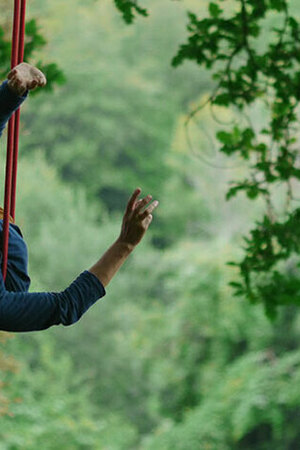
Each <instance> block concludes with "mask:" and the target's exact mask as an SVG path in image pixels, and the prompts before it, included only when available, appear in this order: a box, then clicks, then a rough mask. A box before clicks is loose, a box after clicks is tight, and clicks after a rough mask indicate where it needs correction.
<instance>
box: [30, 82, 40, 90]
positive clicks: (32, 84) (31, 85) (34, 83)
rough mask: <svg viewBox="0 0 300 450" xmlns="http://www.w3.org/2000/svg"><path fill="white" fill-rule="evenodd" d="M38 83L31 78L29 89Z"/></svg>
mask: <svg viewBox="0 0 300 450" xmlns="http://www.w3.org/2000/svg"><path fill="white" fill-rule="evenodd" d="M37 85H38V82H37V81H36V80H33V81H32V82H31V84H30V86H29V89H34V88H36V87H37Z"/></svg>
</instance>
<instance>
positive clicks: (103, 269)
mask: <svg viewBox="0 0 300 450" xmlns="http://www.w3.org/2000/svg"><path fill="white" fill-rule="evenodd" d="M133 249H134V246H132V245H129V244H125V243H123V242H121V241H120V240H119V239H117V240H116V241H115V242H114V243H113V245H112V246H111V247H110V248H109V249H108V250H107V251H106V252H105V253H104V255H103V256H102V257H101V258H100V259H99V261H98V262H97V263H96V264H95V265H94V266H93V267H91V268H90V269H89V272H91V273H93V274H94V275H96V277H97V278H98V279H99V280H100V281H101V283H102V284H103V286H104V287H106V286H107V285H108V284H109V283H110V281H111V279H112V278H113V277H114V275H115V274H116V273H117V271H118V270H119V269H120V267H121V266H122V265H123V264H124V262H125V261H126V259H127V258H128V256H129V255H130V254H131V253H132V251H133Z"/></svg>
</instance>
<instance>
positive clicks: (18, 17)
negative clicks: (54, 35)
mask: <svg viewBox="0 0 300 450" xmlns="http://www.w3.org/2000/svg"><path fill="white" fill-rule="evenodd" d="M25 15H26V0H15V5H14V23H13V33H12V52H11V69H13V68H14V67H15V66H17V65H18V64H20V63H21V62H23V58H24V36H25ZM19 123H20V109H18V111H17V112H16V113H15V114H14V115H13V116H12V117H11V119H10V121H9V124H8V136H7V156H6V175H5V196H4V218H3V248H2V255H3V263H2V274H3V279H4V281H5V278H6V272H7V256H8V239H9V215H11V216H12V217H13V219H15V202H16V184H17V162H18V142H19Z"/></svg>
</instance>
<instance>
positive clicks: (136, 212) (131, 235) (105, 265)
mask: <svg viewBox="0 0 300 450" xmlns="http://www.w3.org/2000/svg"><path fill="white" fill-rule="evenodd" d="M140 192H141V189H139V188H138V189H136V190H135V191H134V193H133V195H132V196H131V198H130V200H129V202H128V204H127V208H126V211H125V215H124V217H123V223H122V230H121V234H120V236H119V238H118V239H117V240H116V242H114V244H113V245H112V246H111V247H110V248H109V249H108V250H107V252H106V253H105V254H104V255H103V256H102V258H100V259H99V261H98V262H97V263H96V264H95V265H94V266H93V267H91V269H89V271H90V272H91V273H93V274H94V275H96V277H98V279H99V280H100V281H101V283H102V284H103V286H105V287H106V286H107V285H108V284H109V282H110V281H111V279H112V278H113V276H114V275H115V274H116V273H117V271H118V270H119V269H120V267H121V266H122V265H123V263H124V262H125V261H126V259H127V258H128V256H129V255H130V253H131V252H132V251H133V250H134V248H135V247H136V246H137V245H138V244H139V242H140V241H141V240H142V238H143V236H144V235H145V233H146V231H147V230H148V228H149V225H150V223H151V222H152V214H151V213H152V212H153V210H154V209H155V208H156V207H157V206H158V201H154V202H153V203H152V204H151V205H150V206H148V208H147V209H145V210H144V211H142V209H143V208H144V206H146V205H147V204H148V203H149V202H150V201H151V199H152V197H151V196H150V195H148V196H147V197H145V198H144V199H141V200H138V201H136V200H137V198H138V196H139V194H140Z"/></svg>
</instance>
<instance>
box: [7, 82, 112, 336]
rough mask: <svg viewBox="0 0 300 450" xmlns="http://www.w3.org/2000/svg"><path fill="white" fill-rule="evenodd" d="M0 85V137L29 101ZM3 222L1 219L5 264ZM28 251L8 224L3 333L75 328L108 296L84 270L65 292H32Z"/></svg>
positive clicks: (99, 282) (94, 278) (100, 284)
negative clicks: (19, 109) (57, 327)
mask: <svg viewBox="0 0 300 450" xmlns="http://www.w3.org/2000/svg"><path fill="white" fill-rule="evenodd" d="M27 96H28V92H26V94H25V95H24V96H22V97H19V96H17V95H16V94H15V93H14V92H13V91H11V90H10V89H9V87H8V86H7V80H6V81H5V82H4V83H3V84H2V85H1V86H0V136H1V135H2V132H3V130H4V128H5V126H6V123H7V122H8V120H9V119H10V117H11V116H12V114H13V113H14V112H15V111H16V110H17V109H18V108H19V107H20V106H21V104H22V103H23V102H24V100H25V99H26V98H27ZM2 244H3V220H0V262H1V264H2ZM29 287H30V277H29V275H28V251H27V246H26V243H25V241H24V239H23V236H22V232H21V230H20V228H19V227H18V226H17V225H15V224H10V225H9V242H8V261H7V275H6V279H5V283H4V280H3V276H2V271H1V270H0V330H3V331H12V332H18V331H37V330H45V329H47V328H49V327H51V326H53V325H60V324H62V325H66V326H67V325H72V324H73V323H75V322H77V321H78V320H79V319H80V317H81V316H82V315H83V314H84V313H85V312H86V311H87V310H88V309H89V308H90V307H91V306H92V305H93V304H94V303H95V302H96V301H97V300H98V299H99V298H101V297H104V295H105V294H106V292H105V288H104V286H103V284H102V283H101V281H100V280H99V279H98V278H97V277H96V275H94V274H93V273H91V272H89V271H88V270H85V271H84V272H82V273H81V274H80V275H79V276H78V277H77V278H76V279H75V280H74V281H73V282H72V283H71V284H70V286H68V287H67V288H66V289H65V290H64V291H62V292H32V293H29V292H28V290H29Z"/></svg>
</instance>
